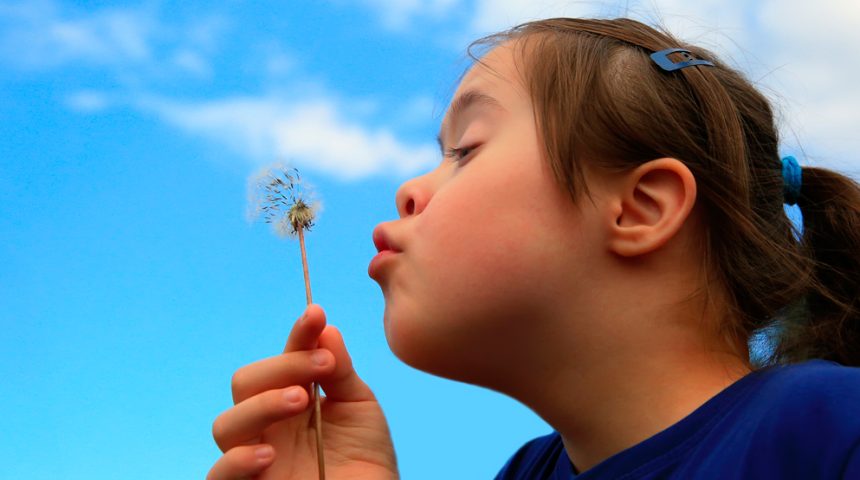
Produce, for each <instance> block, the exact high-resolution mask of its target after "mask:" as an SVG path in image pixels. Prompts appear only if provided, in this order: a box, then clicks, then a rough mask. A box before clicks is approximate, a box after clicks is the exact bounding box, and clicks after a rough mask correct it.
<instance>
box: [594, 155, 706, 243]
mask: <svg viewBox="0 0 860 480" xmlns="http://www.w3.org/2000/svg"><path fill="white" fill-rule="evenodd" d="M615 186H616V190H615V192H614V197H613V198H614V202H615V206H614V210H613V216H614V219H613V225H610V238H609V248H610V250H611V251H612V252H614V253H616V254H618V255H621V256H624V257H634V256H638V255H644V254H647V253H650V252H653V251H655V250H657V249H659V248H661V247H662V246H663V245H665V244H666V243H667V242H669V241H670V240H671V239H672V238H673V237H675V236H676V234H677V233H678V232H679V231H680V230H681V227H683V225H684V223H685V221H686V220H687V218H688V217H689V216H690V213H691V212H692V210H693V206H694V205H695V203H696V180H695V178H694V177H693V173H692V172H690V169H689V168H687V166H686V165H684V164H683V163H682V162H681V161H679V160H677V159H674V158H660V159H657V160H652V161H650V162H648V163H645V164H642V165H640V166H639V167H637V168H635V169H634V170H632V171H630V172H628V173H627V174H625V175H624V176H623V178H622V179H620V180H619V181H618V182H617V183H616V184H615Z"/></svg>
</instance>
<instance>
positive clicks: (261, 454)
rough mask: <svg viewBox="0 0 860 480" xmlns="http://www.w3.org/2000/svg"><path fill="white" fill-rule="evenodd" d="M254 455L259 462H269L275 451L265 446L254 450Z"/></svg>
mask: <svg viewBox="0 0 860 480" xmlns="http://www.w3.org/2000/svg"><path fill="white" fill-rule="evenodd" d="M254 455H256V457H257V458H258V459H259V460H269V459H270V458H272V457H274V456H275V450H274V449H273V448H272V447H270V446H268V445H265V446H262V447H260V448H258V449H256V450H254Z"/></svg>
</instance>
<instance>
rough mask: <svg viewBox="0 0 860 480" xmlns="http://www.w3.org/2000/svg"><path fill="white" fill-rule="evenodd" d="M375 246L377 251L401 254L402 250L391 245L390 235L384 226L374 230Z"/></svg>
mask: <svg viewBox="0 0 860 480" xmlns="http://www.w3.org/2000/svg"><path fill="white" fill-rule="evenodd" d="M373 245H374V246H376V251H377V253H378V252H384V251H386V250H389V251H392V252H399V251H400V249H399V248H397V247H396V246H394V244H392V243H391V239H390V238H389V236H388V234H387V233H386V232H385V231H384V230H383V229H382V226H377V227H376V228H374V229H373Z"/></svg>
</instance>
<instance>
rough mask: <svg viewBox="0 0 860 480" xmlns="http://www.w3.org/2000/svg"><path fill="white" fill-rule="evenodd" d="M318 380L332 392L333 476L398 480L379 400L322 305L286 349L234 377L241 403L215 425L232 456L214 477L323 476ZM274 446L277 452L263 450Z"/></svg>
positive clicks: (328, 433) (329, 437) (282, 479)
mask: <svg viewBox="0 0 860 480" xmlns="http://www.w3.org/2000/svg"><path fill="white" fill-rule="evenodd" d="M315 359H320V360H322V363H321V364H319V363H315V362H314V360H315ZM311 382H319V384H320V386H321V387H322V389H323V390H324V391H325V395H326V396H325V397H323V398H321V399H320V402H321V411H322V432H323V433H322V436H323V446H324V453H325V465H326V479H327V480H340V479H367V480H376V479H396V478H398V474H397V462H396V460H395V456H394V447H393V445H392V443H391V435H390V433H389V431H388V425H387V424H386V422H385V416H384V415H383V414H382V409H380V408H379V403H377V401H376V398H375V397H374V395H373V392H371V391H370V388H369V387H368V386H367V385H366V384H365V383H364V382H363V381H362V380H361V379H360V378H359V377H358V375H357V374H356V373H355V370H353V368H352V360H350V357H349V354H348V353H347V351H346V346H345V345H344V343H343V337H341V335H340V332H338V330H337V329H336V328H335V327H333V326H330V325H329V326H326V321H325V313H324V312H323V310H322V309H321V308H320V307H319V306H317V305H310V306H308V308H307V310H305V313H304V315H302V317H301V318H299V319H298V320H297V321H296V323H295V325H293V329H292V331H291V332H290V336H289V338H288V340H287V345H286V347H285V348H284V353H283V354H281V355H278V356H275V357H270V358H267V359H264V360H260V361H258V362H255V363H252V364H250V365H246V366H244V367H242V368H240V369H239V370H238V371H236V373H235V374H234V375H233V385H232V389H233V403H234V404H235V405H234V406H233V407H232V408H230V409H229V410H227V411H225V412H224V413H222V414H221V415H219V416H218V418H216V419H215V423H214V424H213V426H212V435H213V436H214V437H215V443H217V444H218V448H220V449H221V451H223V452H224V455H223V456H222V457H221V458H220V459H218V461H217V462H215V465H213V466H212V469H211V470H210V471H209V475H208V476H207V477H206V478H207V480H238V479H245V478H250V477H253V476H255V475H259V477H254V478H259V479H260V480H265V479H272V480H273V479H277V480H287V479H301V480H307V479H315V478H317V477H318V472H317V471H318V466H317V452H316V436H315V432H314V425H313V417H312V415H313V410H314V408H313V402H312V396H311V394H312V391H311V390H310V388H309V387H310V383H311ZM267 449H268V450H267ZM266 451H269V452H270V453H271V454H270V455H268V456H266V455H262V454H263V453H265V452H266Z"/></svg>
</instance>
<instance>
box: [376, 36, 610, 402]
mask: <svg viewBox="0 0 860 480" xmlns="http://www.w3.org/2000/svg"><path fill="white" fill-rule="evenodd" d="M482 62H483V64H476V65H475V66H474V67H473V68H472V70H471V71H470V72H469V73H468V74H467V75H466V76H465V77H464V79H463V81H462V83H461V84H460V86H459V88H458V89H457V92H456V93H455V95H454V100H453V101H452V102H451V105H450V107H449V109H448V112H447V113H446V116H445V118H444V120H443V122H442V126H441V131H440V144H441V147H442V148H443V151H444V152H446V155H445V156H444V157H443V160H442V162H441V163H440V165H439V166H438V167H437V168H436V169H435V170H433V171H431V172H429V173H427V174H425V175H423V176H420V177H417V178H414V179H412V180H409V181H407V182H406V183H404V184H403V185H402V186H401V187H400V189H399V190H398V192H397V196H396V203H397V209H398V213H399V215H400V218H399V219H398V220H394V221H391V222H385V223H383V224H380V225H379V226H378V227H377V228H376V230H375V231H374V242H375V243H376V245H377V248H378V249H380V250H381V254H380V255H378V256H377V257H376V258H374V260H373V261H372V262H371V265H370V267H369V273H370V276H371V277H373V279H374V280H376V281H377V282H378V283H379V285H380V286H381V288H382V292H383V295H384V296H385V316H384V324H385V334H386V338H387V340H388V343H389V346H390V347H391V349H392V351H393V352H394V353H395V355H397V356H398V357H399V358H400V359H401V360H403V361H404V362H406V363H408V364H410V365H412V366H414V367H416V368H419V369H422V370H425V371H428V372H430V373H434V374H436V375H441V376H445V377H449V378H454V379H458V380H462V381H467V382H470V383H476V384H482V385H485V386H490V387H501V385H500V382H503V381H504V379H505V378H509V376H510V374H511V373H512V372H511V370H510V369H512V368H516V366H517V362H516V359H517V357H518V356H520V354H521V353H524V352H523V351H524V350H528V349H537V348H539V347H540V345H541V343H542V342H545V341H546V337H545V336H546V335H547V334H549V335H552V327H551V325H550V324H548V323H547V319H550V318H553V317H554V316H557V314H558V313H559V312H558V311H557V308H558V307H559V300H560V299H565V301H567V300H576V299H577V298H578V297H579V296H581V294H580V292H581V291H582V290H583V289H582V287H581V285H582V284H583V283H584V278H585V277H584V275H585V274H586V273H588V272H589V264H590V261H591V260H590V257H591V256H590V255H589V250H588V245H591V244H593V243H594V239H593V238H589V236H591V237H594V235H596V233H591V234H589V228H588V224H589V222H591V221H593V220H592V219H591V218H590V217H592V216H593V214H592V213H589V212H591V210H589V209H588V208H585V207H587V204H588V203H589V202H587V201H586V202H582V203H583V204H585V207H583V208H579V209H578V208H577V207H575V206H574V204H573V202H572V201H571V199H570V197H569V195H568V194H567V193H566V192H564V191H563V190H562V189H561V188H560V186H559V185H558V183H557V182H556V180H555V178H554V176H553V174H552V171H551V169H550V167H549V165H548V164H547V163H546V161H545V160H544V159H543V156H542V153H541V152H542V150H541V148H540V144H539V140H538V134H537V131H536V128H535V118H534V112H533V109H532V105H531V101H530V98H529V95H528V93H527V92H526V90H525V89H524V87H523V86H522V81H521V79H520V76H519V74H518V73H517V63H515V59H514V55H513V49H512V46H509V45H501V46H499V47H496V48H495V49H494V50H493V51H492V52H490V53H489V54H487V55H486V56H485V57H484V58H483V61H482ZM596 231H597V229H595V232H596ZM583 300H585V299H584V298H583Z"/></svg>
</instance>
